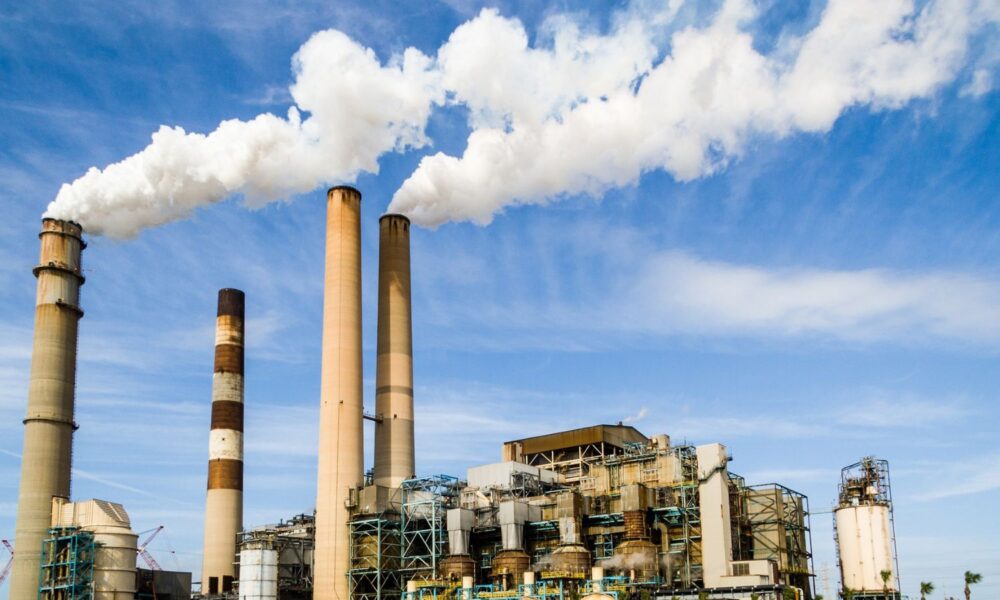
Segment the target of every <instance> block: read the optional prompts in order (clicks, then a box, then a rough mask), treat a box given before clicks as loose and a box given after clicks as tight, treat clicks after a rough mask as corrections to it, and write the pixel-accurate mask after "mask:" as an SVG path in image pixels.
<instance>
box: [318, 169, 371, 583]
mask: <svg viewBox="0 0 1000 600" xmlns="http://www.w3.org/2000/svg"><path fill="white" fill-rule="evenodd" d="M325 270H326V273H325V282H324V293H323V356H322V379H321V382H320V411H319V421H320V425H319V457H318V469H317V471H318V474H317V481H316V487H317V489H316V546H315V570H314V577H313V598H314V599H315V600H348V597H349V590H348V579H347V571H348V568H349V564H350V550H351V549H350V528H349V526H348V520H349V518H350V514H349V512H348V501H349V498H350V489H351V488H353V487H359V486H361V485H362V483H363V480H364V447H363V444H364V440H363V430H362V418H363V416H362V415H363V410H362V395H361V394H362V388H361V386H362V379H361V377H362V373H361V193H360V192H358V191H357V190H356V189H354V188H351V187H346V186H341V187H335V188H331V189H330V190H329V191H328V192H327V217H326V266H325Z"/></svg>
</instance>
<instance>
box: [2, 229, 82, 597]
mask: <svg viewBox="0 0 1000 600" xmlns="http://www.w3.org/2000/svg"><path fill="white" fill-rule="evenodd" d="M38 238H39V240H40V242H41V243H40V245H41V252H40V258H39V261H38V266H37V267H35V269H34V271H33V272H34V274H35V277H36V278H38V291H37V295H36V300H35V339H34V346H33V347H32V351H31V375H30V378H29V382H28V409H27V415H26V417H25V419H24V450H23V452H22V454H21V457H22V458H21V483H20V487H19V488H18V500H17V524H16V526H15V527H16V532H15V539H14V543H15V547H14V563H13V571H12V574H11V580H10V597H11V598H35V597H37V596H38V578H39V569H40V567H41V547H42V540H43V539H45V537H46V534H47V532H48V529H49V527H50V526H51V518H52V498H53V497H56V496H59V497H63V498H68V497H69V494H70V470H71V463H72V458H73V432H74V431H75V430H76V428H77V426H76V423H74V421H73V410H74V406H73V405H74V401H75V393H74V390H75V388H76V343H77V327H78V324H79V320H80V318H81V317H82V316H83V311H82V310H80V286H81V285H83V282H84V277H83V274H82V270H81V263H80V254H81V252H82V251H83V249H84V248H86V247H87V244H86V243H85V242H84V241H83V230H82V229H81V227H80V226H79V225H77V224H76V223H71V222H69V221H60V220H58V219H42V231H41V233H39V234H38Z"/></svg>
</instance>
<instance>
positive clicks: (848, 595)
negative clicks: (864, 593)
mask: <svg viewBox="0 0 1000 600" xmlns="http://www.w3.org/2000/svg"><path fill="white" fill-rule="evenodd" d="M840 595H841V596H843V597H844V600H854V590H852V589H851V588H849V587H847V586H844V591H843V592H841V594H840Z"/></svg>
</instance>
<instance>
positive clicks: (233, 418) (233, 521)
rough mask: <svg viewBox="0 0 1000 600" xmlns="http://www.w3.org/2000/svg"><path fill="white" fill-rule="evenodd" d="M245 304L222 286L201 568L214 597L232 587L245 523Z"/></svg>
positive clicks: (204, 589) (203, 584)
mask: <svg viewBox="0 0 1000 600" xmlns="http://www.w3.org/2000/svg"><path fill="white" fill-rule="evenodd" d="M244 308H245V296H244V294H243V292H241V291H240V290H234V289H228V288H227V289H222V290H219V310H218V316H217V317H216V320H215V373H214V374H213V375H212V430H211V433H210V434H209V443H208V493H207V496H206V498H205V547H204V558H203V562H202V569H201V589H202V592H203V593H204V594H209V595H212V594H223V593H227V592H230V591H231V590H232V589H233V580H234V579H235V578H236V566H235V564H234V562H235V560H236V534H238V533H239V531H240V529H241V528H242V525H243V364H244V361H243V347H244V337H243V333H244V327H243V322H244Z"/></svg>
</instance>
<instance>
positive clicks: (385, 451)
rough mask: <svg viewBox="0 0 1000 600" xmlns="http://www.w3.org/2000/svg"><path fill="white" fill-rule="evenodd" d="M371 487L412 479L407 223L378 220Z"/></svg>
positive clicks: (401, 218) (399, 218)
mask: <svg viewBox="0 0 1000 600" xmlns="http://www.w3.org/2000/svg"><path fill="white" fill-rule="evenodd" d="M375 414H376V416H377V417H378V420H377V421H376V422H375V478H374V479H375V485H380V486H385V487H388V488H392V489H395V488H398V487H399V486H400V485H402V483H403V481H404V480H406V479H411V478H413V477H414V473H415V470H416V469H415V466H414V457H413V327H412V318H411V308H410V220H409V219H407V218H406V217H404V216H403V215H383V216H382V218H381V219H379V264H378V358H377V363H376V365H375Z"/></svg>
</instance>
